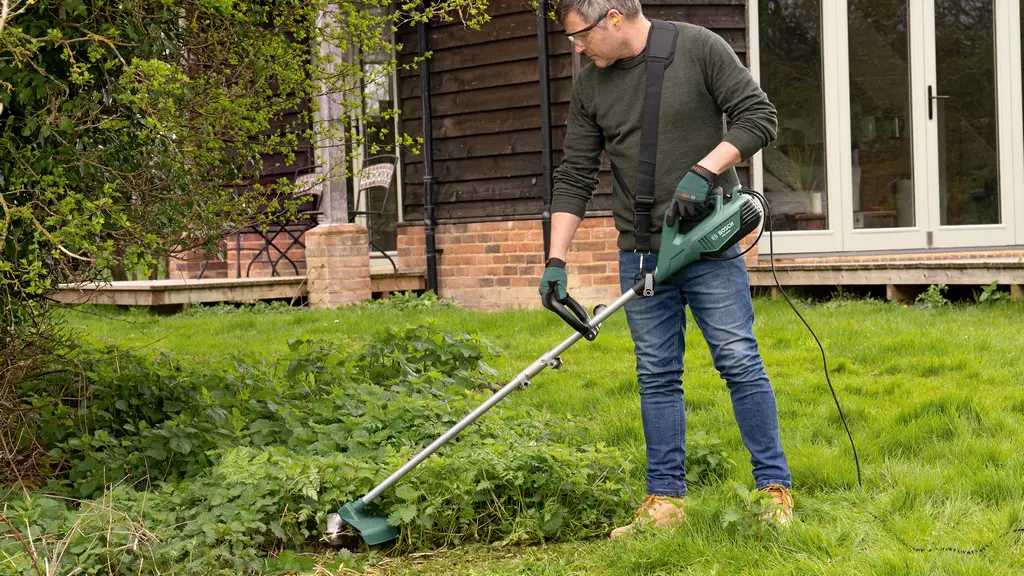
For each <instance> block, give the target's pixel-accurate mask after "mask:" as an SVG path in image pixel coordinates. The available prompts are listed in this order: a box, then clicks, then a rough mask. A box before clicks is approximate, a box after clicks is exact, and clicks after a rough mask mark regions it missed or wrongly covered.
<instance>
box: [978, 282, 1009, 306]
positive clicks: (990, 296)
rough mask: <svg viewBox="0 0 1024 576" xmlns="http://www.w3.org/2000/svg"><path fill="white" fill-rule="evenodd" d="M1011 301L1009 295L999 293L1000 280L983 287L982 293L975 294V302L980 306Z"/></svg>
mask: <svg viewBox="0 0 1024 576" xmlns="http://www.w3.org/2000/svg"><path fill="white" fill-rule="evenodd" d="M1009 299H1010V295H1009V294H1007V293H1006V292H1000V291H999V281H998V280H993V281H992V283H991V284H988V285H986V286H982V287H981V292H975V293H974V301H975V302H977V303H978V304H987V303H992V302H999V301H1001V300H1009Z"/></svg>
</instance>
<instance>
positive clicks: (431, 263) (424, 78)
mask: <svg viewBox="0 0 1024 576" xmlns="http://www.w3.org/2000/svg"><path fill="white" fill-rule="evenodd" d="M428 25H429V24H428V23H427V22H421V23H420V25H419V43H420V56H421V57H422V56H424V55H425V54H426V53H427V52H428V51H429V46H428V40H427V32H428V29H427V26H428ZM420 98H421V103H422V108H423V111H422V113H421V114H420V117H421V119H422V121H423V233H424V235H425V236H426V245H427V290H431V291H433V292H434V294H437V295H438V296H440V294H438V291H437V246H436V245H435V244H434V226H435V225H436V222H435V217H434V150H433V145H434V138H433V135H432V134H431V133H432V131H433V130H432V126H431V123H432V115H431V108H430V59H429V58H427V59H424V60H423V61H422V62H421V63H420Z"/></svg>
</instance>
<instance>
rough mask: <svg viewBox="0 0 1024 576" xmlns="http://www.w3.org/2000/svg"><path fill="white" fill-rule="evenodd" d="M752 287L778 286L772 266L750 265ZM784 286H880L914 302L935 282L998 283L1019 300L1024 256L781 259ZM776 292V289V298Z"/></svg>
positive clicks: (1023, 284) (893, 295) (1023, 286)
mask: <svg viewBox="0 0 1024 576" xmlns="http://www.w3.org/2000/svg"><path fill="white" fill-rule="evenodd" d="M747 268H748V270H749V273H750V285H751V286H754V287H768V288H771V287H774V286H775V278H774V277H773V275H772V267H771V263H770V262H768V261H767V260H766V259H764V258H761V259H760V260H759V261H758V262H757V263H756V264H748V266H747ZM775 272H776V274H777V276H778V278H779V283H780V284H782V286H783V287H788V286H808V287H812V286H844V287H850V286H862V287H863V286H877V287H884V288H885V291H886V297H887V298H888V299H890V300H909V299H913V298H914V297H916V296H917V294H919V293H921V292H923V291H924V290H925V289H926V288H927V287H928V286H931V285H933V284H945V285H947V286H972V287H980V286H983V285H987V284H991V283H992V282H997V283H998V284H999V285H1002V286H1009V287H1010V292H1011V296H1012V297H1013V298H1014V299H1021V298H1024V254H1017V253H997V254H971V253H951V254H946V255H929V256H927V257H924V256H915V255H898V256H892V257H877V256H876V257H868V258H857V257H841V258H834V259H827V258H793V257H776V259H775ZM776 291H777V289H774V288H773V292H772V293H773V294H775V292H776Z"/></svg>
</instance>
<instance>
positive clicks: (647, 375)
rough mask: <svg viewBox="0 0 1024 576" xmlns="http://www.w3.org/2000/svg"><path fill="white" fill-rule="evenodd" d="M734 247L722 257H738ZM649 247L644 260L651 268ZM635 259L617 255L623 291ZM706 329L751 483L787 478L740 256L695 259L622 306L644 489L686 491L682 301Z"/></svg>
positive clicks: (636, 263)
mask: <svg viewBox="0 0 1024 576" xmlns="http://www.w3.org/2000/svg"><path fill="white" fill-rule="evenodd" d="M739 251H740V248H739V246H738V245H736V246H733V247H732V248H730V249H729V250H728V251H726V252H725V254H723V255H722V257H727V256H734V255H736V254H738V253H739ZM657 260H658V253H657V252H654V253H652V254H650V255H647V256H645V257H644V267H645V268H648V269H652V268H653V267H654V266H655V264H656V263H657ZM639 268H640V256H639V255H637V254H634V253H633V252H620V254H619V284H620V285H621V287H622V290H623V292H625V291H626V290H628V289H629V288H630V287H632V286H633V284H634V283H635V281H634V277H635V276H636V274H637V271H638V270H639ZM687 304H689V306H690V310H692V311H693V317H694V319H695V320H696V321H697V326H699V327H700V330H701V332H702V333H703V334H704V339H705V340H706V341H707V343H708V347H709V348H710V349H711V357H712V359H713V361H714V364H715V368H717V369H718V373H719V374H721V376H722V378H724V379H725V383H726V386H728V388H729V394H730V396H731V397H732V409H733V415H734V416H735V417H736V423H737V424H738V425H739V429H740V436H741V437H742V439H743V444H744V445H746V447H747V450H748V451H750V463H751V464H752V465H753V472H754V481H755V482H756V486H757V488H764V487H765V486H768V485H769V484H779V485H782V486H785V487H787V488H789V487H790V486H791V483H792V480H791V476H790V473H789V466H788V465H787V463H786V455H785V454H784V453H783V451H782V443H781V441H780V440H779V419H778V413H777V412H776V407H775V393H774V391H773V390H772V385H771V383H770V382H769V381H768V375H767V373H765V369H764V364H763V363H762V361H761V355H760V353H759V352H758V348H757V339H756V338H755V337H754V332H753V329H752V327H753V324H754V307H753V304H752V302H751V300H750V288H749V280H748V277H747V267H746V264H744V262H743V258H736V259H733V260H729V261H727V262H715V261H710V260H701V261H698V262H695V263H693V264H691V265H689V266H687V267H686V268H684V269H682V270H680V271H679V272H677V273H676V275H675V276H673V277H672V278H670V279H668V280H666V281H665V282H663V283H661V284H658V285H656V286H655V289H654V295H653V296H651V297H648V298H644V297H642V296H637V297H636V298H634V299H633V300H632V301H630V302H629V303H628V304H626V306H625V308H626V320H627V322H628V323H629V330H630V332H631V334H632V336H633V342H634V344H635V351H636V372H637V377H638V381H639V384H640V416H641V418H642V419H643V427H644V438H645V440H646V442H647V493H648V494H655V495H659V496H682V495H684V494H686V481H685V479H684V476H685V475H686V467H685V461H686V446H685V445H686V408H685V405H684V402H683V388H682V385H681V380H682V375H683V352H684V350H685V346H686V341H685V334H686V309H685V307H686V305H687Z"/></svg>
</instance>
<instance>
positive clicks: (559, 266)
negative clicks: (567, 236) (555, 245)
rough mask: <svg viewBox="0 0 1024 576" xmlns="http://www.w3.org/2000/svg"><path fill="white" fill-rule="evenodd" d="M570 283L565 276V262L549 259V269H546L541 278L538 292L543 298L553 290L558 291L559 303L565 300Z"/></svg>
mask: <svg viewBox="0 0 1024 576" xmlns="http://www.w3.org/2000/svg"><path fill="white" fill-rule="evenodd" d="M568 283H569V279H568V277H567V276H566V275H565V261H564V260H560V259H558V258H548V261H547V267H546V268H544V275H543V276H541V277H540V286H539V287H538V289H537V291H538V292H540V296H541V298H543V297H544V295H545V294H547V293H548V292H550V291H551V290H557V291H558V292H557V296H558V301H559V302H561V301H562V300H565V296H566V294H567V293H566V291H565V289H566V286H567V285H568Z"/></svg>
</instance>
